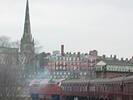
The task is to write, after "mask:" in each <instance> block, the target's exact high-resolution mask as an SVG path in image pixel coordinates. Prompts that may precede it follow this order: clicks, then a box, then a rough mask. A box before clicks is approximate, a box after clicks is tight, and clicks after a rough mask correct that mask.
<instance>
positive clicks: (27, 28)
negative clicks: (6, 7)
mask: <svg viewBox="0 0 133 100" xmlns="http://www.w3.org/2000/svg"><path fill="white" fill-rule="evenodd" d="M27 36H29V37H30V39H32V36H31V27H30V14H29V1H28V0H27V3H26V12H25V23H24V33H23V37H27Z"/></svg>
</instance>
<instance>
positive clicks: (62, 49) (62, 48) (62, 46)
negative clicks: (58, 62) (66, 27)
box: [61, 45, 64, 56]
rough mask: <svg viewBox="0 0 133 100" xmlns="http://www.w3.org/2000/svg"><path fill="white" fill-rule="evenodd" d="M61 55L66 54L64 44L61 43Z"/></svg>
mask: <svg viewBox="0 0 133 100" xmlns="http://www.w3.org/2000/svg"><path fill="white" fill-rule="evenodd" d="M61 55H62V56H64V45H61Z"/></svg>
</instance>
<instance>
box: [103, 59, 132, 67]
mask: <svg viewBox="0 0 133 100" xmlns="http://www.w3.org/2000/svg"><path fill="white" fill-rule="evenodd" d="M101 61H104V62H105V63H106V64H107V65H118V66H133V63H131V62H129V61H126V60H119V59H106V58H105V59H102V60H101Z"/></svg>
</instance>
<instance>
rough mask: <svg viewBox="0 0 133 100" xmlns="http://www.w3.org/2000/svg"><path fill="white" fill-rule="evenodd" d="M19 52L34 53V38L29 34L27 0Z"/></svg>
mask: <svg viewBox="0 0 133 100" xmlns="http://www.w3.org/2000/svg"><path fill="white" fill-rule="evenodd" d="M20 51H21V52H25V53H29V52H30V53H34V40H33V38H32V34H31V26H30V14H29V1H28V0H27V3H26V12H25V22H24V32H23V37H22V39H21V47H20Z"/></svg>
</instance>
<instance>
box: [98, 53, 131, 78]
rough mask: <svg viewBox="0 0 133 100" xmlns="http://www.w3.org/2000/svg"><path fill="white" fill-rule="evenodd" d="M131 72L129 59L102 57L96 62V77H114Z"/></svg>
mask: <svg viewBox="0 0 133 100" xmlns="http://www.w3.org/2000/svg"><path fill="white" fill-rule="evenodd" d="M129 74H133V63H132V62H131V60H128V59H125V60H124V59H123V58H121V60H119V59H118V58H117V57H116V55H115V56H114V57H112V56H111V57H105V56H104V57H103V58H101V60H100V61H99V62H98V63H97V64H96V76H97V77H98V78H114V77H120V76H125V75H129Z"/></svg>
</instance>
